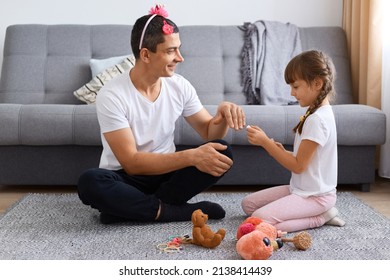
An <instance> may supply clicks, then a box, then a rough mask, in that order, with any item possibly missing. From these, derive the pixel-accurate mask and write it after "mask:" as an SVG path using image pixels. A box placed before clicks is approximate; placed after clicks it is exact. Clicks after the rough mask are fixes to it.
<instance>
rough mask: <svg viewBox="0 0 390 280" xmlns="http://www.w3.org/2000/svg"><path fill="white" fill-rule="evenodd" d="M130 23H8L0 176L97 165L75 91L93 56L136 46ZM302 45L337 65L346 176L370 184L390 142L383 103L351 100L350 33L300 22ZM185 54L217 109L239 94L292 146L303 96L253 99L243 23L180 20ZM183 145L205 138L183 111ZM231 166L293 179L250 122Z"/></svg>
mask: <svg viewBox="0 0 390 280" xmlns="http://www.w3.org/2000/svg"><path fill="white" fill-rule="evenodd" d="M131 28H132V27H131V26H130V25H94V26H93V25H14V26H10V27H8V29H7V31H6V38H5V46H4V60H3V65H2V74H1V81H0V184H2V185H53V186H55V185H75V184H76V182H77V180H78V177H79V175H80V174H81V172H83V171H84V170H86V169H88V168H90V167H96V166H98V163H99V158H100V153H101V149H102V147H101V141H100V134H99V126H98V122H97V117H96V112H95V106H94V105H86V104H83V103H82V102H81V101H79V100H78V99H76V98H75V97H74V95H73V91H74V90H76V89H78V88H80V87H81V86H82V85H83V84H85V83H87V82H89V81H90V80H91V78H92V77H91V71H90V67H89V61H90V59H91V58H108V57H113V56H120V55H126V54H129V53H130V52H131V50H130V46H129V37H130V33H131ZM299 31H300V37H301V41H302V46H303V49H311V48H318V49H321V50H323V51H325V52H326V53H328V54H329V55H330V56H331V57H332V58H333V60H334V63H335V65H336V68H337V73H338V74H337V81H336V90H337V100H336V103H335V105H334V106H333V109H334V112H335V116H336V122H337V132H338V152H339V165H338V168H339V174H338V182H339V184H354V185H355V184H356V185H359V186H360V187H361V190H363V191H368V190H369V187H370V183H372V182H374V179H375V154H376V147H377V146H378V145H381V144H383V143H384V142H385V115H384V113H383V112H382V111H380V110H378V109H375V108H372V107H369V106H364V105H357V104H353V99H352V90H351V76H350V64H349V59H348V54H347V50H346V39H345V34H344V32H343V30H342V29H341V28H338V27H310V28H299ZM180 36H181V41H182V48H181V51H182V54H183V56H184V58H185V61H184V63H182V64H181V65H180V66H179V68H178V73H180V74H182V75H183V76H185V77H186V78H188V79H189V80H190V81H191V82H192V83H193V85H194V86H195V88H196V89H197V91H198V94H199V96H200V99H201V100H202V102H203V103H204V104H205V107H206V108H207V109H209V110H210V111H211V112H212V113H214V112H215V109H216V105H217V104H218V103H219V102H221V101H222V100H228V101H233V102H235V103H238V104H242V106H243V108H244V110H245V112H246V116H247V123H248V124H254V125H259V126H261V127H262V128H263V129H264V130H265V131H266V132H267V133H268V134H269V136H270V137H273V138H274V139H275V140H276V141H279V142H281V143H283V144H284V145H286V147H287V148H290V149H291V145H292V143H293V138H294V135H293V133H292V128H293V127H294V125H295V124H296V123H297V121H298V119H299V116H300V115H302V113H303V111H304V109H302V108H300V107H299V106H295V105H292V106H268V105H267V106H266V105H246V100H245V97H244V95H243V93H242V85H241V80H240V63H241V50H242V46H243V31H242V30H241V29H240V28H238V26H183V27H180ZM176 127H177V129H176V132H175V133H176V134H175V141H176V144H177V147H178V149H184V148H188V147H191V146H193V145H198V144H200V143H202V141H201V139H200V138H199V137H198V136H197V135H196V134H195V133H194V131H192V129H191V128H190V127H189V126H188V125H187V124H186V123H185V121H183V120H182V119H179V121H178V122H177V125H176ZM226 140H227V141H229V142H230V143H231V144H232V145H233V149H234V160H235V161H234V166H233V168H232V169H231V170H230V171H229V172H228V173H227V174H226V175H225V176H224V177H223V178H222V180H221V181H220V182H219V184H220V185H254V186H264V187H266V186H270V185H275V184H285V183H288V181H289V177H290V173H289V172H288V171H287V170H285V169H283V168H282V167H281V166H279V164H278V163H276V162H275V161H274V160H273V159H272V158H270V157H269V156H268V154H267V153H266V152H265V151H264V150H262V149H260V148H258V147H253V146H251V145H250V144H249V143H248V141H247V139H246V135H245V131H240V132H234V131H230V132H229V134H228V135H227V137H226Z"/></svg>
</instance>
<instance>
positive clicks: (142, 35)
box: [139, 14, 157, 49]
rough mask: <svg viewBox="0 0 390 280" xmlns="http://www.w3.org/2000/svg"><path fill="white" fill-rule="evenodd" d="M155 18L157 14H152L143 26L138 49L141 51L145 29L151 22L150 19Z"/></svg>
mask: <svg viewBox="0 0 390 280" xmlns="http://www.w3.org/2000/svg"><path fill="white" fill-rule="evenodd" d="M155 16H157V14H154V15H152V16H151V17H150V18H149V19H148V21H147V22H146V24H145V26H144V29H143V30H142V34H141V39H140V41H139V49H142V44H143V42H144V37H145V32H146V28H148V25H149V23H150V22H151V21H152V19H154V17H155Z"/></svg>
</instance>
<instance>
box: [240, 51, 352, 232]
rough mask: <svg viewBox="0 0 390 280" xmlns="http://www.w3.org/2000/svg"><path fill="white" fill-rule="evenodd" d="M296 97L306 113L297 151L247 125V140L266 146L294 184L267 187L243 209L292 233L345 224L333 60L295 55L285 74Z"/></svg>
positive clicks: (247, 200)
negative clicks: (333, 99)
mask: <svg viewBox="0 0 390 280" xmlns="http://www.w3.org/2000/svg"><path fill="white" fill-rule="evenodd" d="M284 77H285V80H286V83H287V84H289V85H290V86H291V95H292V96H294V97H295V98H296V99H297V101H298V102H299V105H300V106H301V107H308V109H307V111H306V114H305V115H304V116H302V117H301V118H300V122H299V123H298V124H297V126H296V127H295V128H294V132H295V140H294V149H293V152H290V151H287V150H285V149H284V148H283V146H282V144H280V143H278V142H275V141H274V140H273V139H270V138H269V137H268V136H267V135H266V134H265V133H264V131H263V130H262V129H261V128H259V127H257V126H248V128H247V137H248V141H249V142H250V143H251V144H253V145H257V146H261V147H263V148H264V149H265V150H266V151H267V152H268V153H269V154H270V155H271V156H272V157H273V158H275V160H276V161H278V162H279V163H280V164H281V165H282V166H284V167H285V168H287V169H288V170H290V171H291V172H292V175H291V180H290V185H283V186H277V187H272V188H268V189H264V190H261V191H258V192H255V193H253V194H250V195H248V196H246V197H245V198H244V199H243V201H242V208H243V210H244V212H245V213H246V214H248V215H252V216H255V217H259V218H261V219H263V220H264V221H266V222H268V223H270V224H272V225H274V226H275V227H276V228H277V229H279V230H282V231H287V232H294V231H300V230H304V229H310V228H315V227H320V226H322V225H324V224H325V223H326V224H331V225H336V226H343V225H344V224H345V222H344V221H343V220H341V219H340V218H339V217H338V210H337V209H336V208H335V207H334V206H335V203H336V185H337V134H336V124H335V119H334V115H333V111H332V108H331V106H330V104H329V100H330V98H331V97H332V96H333V95H334V79H335V69H334V65H333V63H332V61H331V59H330V58H329V57H327V56H326V55H325V54H324V53H322V52H320V51H316V50H311V51H306V52H303V53H301V54H300V55H298V56H296V57H294V58H293V59H292V60H291V61H290V62H289V63H288V65H287V67H286V69H285V73H284Z"/></svg>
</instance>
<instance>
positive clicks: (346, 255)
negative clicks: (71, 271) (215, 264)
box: [0, 192, 390, 260]
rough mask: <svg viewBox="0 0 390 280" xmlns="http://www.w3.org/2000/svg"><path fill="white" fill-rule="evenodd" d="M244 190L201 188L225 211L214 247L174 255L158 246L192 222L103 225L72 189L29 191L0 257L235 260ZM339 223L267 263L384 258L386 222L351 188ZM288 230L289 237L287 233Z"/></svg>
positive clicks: (4, 219)
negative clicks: (221, 235) (68, 191)
mask: <svg viewBox="0 0 390 280" xmlns="http://www.w3.org/2000/svg"><path fill="white" fill-rule="evenodd" d="M244 195H245V193H220V192H213V193H203V194H200V195H198V196H196V197H195V198H194V199H193V200H192V201H200V200H205V199H207V200H210V201H214V202H219V203H220V204H221V205H222V206H223V207H224V208H225V210H226V212H227V214H226V217H225V218H224V219H223V220H219V221H213V220H209V222H208V225H209V226H210V227H211V228H212V229H213V230H217V229H218V228H225V229H226V230H227V235H226V237H225V239H224V240H223V241H222V243H221V244H220V246H218V247H217V248H215V249H206V248H203V247H199V246H195V245H192V244H185V245H183V249H182V250H181V251H180V252H176V253H166V252H162V251H161V250H160V249H158V248H157V245H158V244H160V243H165V242H167V241H168V240H169V239H170V238H171V237H172V236H182V235H185V234H188V235H191V230H192V223H191V222H180V223H166V224H160V223H147V224H142V223H124V224H116V225H102V224H100V223H99V219H98V217H99V216H98V212H97V211H96V210H94V209H91V208H89V207H87V206H85V205H83V204H82V203H81V202H80V201H79V199H78V197H77V195H76V194H73V193H72V194H29V195H27V196H26V197H24V198H23V199H21V200H20V201H19V202H18V203H16V204H15V205H14V206H13V207H12V208H11V209H9V210H8V212H6V213H5V214H3V215H2V216H0V259H2V260H35V259H37V260H49V259H50V260H53V259H57V260H58V259H59V260H99V259H104V260H147V259H165V260H176V259H177V260H190V259H195V260H206V259H207V260H218V259H221V260H222V259H226V260H239V259H240V256H239V255H238V254H237V253H236V250H235V244H236V239H235V234H236V230H237V227H238V225H239V224H240V223H241V222H242V221H243V220H244V219H245V216H244V214H243V212H242V210H241V207H240V202H241V199H242V198H243V197H244ZM337 207H338V209H339V211H340V216H341V217H342V218H343V219H345V221H346V222H347V224H346V226H345V227H342V228H339V227H333V226H323V227H321V228H318V229H312V230H309V232H310V234H311V235H312V237H313V245H312V247H311V248H310V249H309V250H307V251H298V250H296V249H295V248H294V247H293V245H290V243H288V244H285V245H284V246H283V247H282V248H281V249H279V250H278V251H276V252H274V254H273V255H272V256H271V258H270V259H273V260H286V259H289V260H304V259H307V260H389V259H390V220H389V219H388V218H386V217H385V216H383V215H382V214H379V213H377V212H375V211H374V210H373V209H372V208H371V207H369V206H367V205H365V204H364V203H362V202H361V201H360V200H359V199H357V198H356V197H355V196H354V195H352V194H351V193H346V192H340V193H339V198H338V201H337ZM293 235H294V234H293V233H291V234H289V235H288V236H293Z"/></svg>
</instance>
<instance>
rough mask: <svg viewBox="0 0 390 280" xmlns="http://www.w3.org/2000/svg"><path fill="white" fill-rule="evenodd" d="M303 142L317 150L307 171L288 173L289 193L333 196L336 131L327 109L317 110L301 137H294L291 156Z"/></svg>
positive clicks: (326, 106) (335, 169)
mask: <svg viewBox="0 0 390 280" xmlns="http://www.w3.org/2000/svg"><path fill="white" fill-rule="evenodd" d="M304 139H307V140H311V141H314V142H316V143H318V147H317V150H316V152H315V154H314V157H313V159H312V161H311V163H310V164H309V166H308V168H307V169H306V170H305V171H304V172H303V173H301V174H296V173H292V176H291V180H290V187H291V192H292V193H295V194H298V195H301V196H304V197H307V196H311V195H321V194H327V193H332V192H336V186H337V131H336V122H335V118H334V114H333V110H332V107H331V106H330V105H325V106H321V107H320V108H318V109H317V110H316V111H315V112H314V113H313V114H312V115H310V116H309V117H308V118H307V119H306V121H305V123H304V125H303V129H302V134H301V135H300V134H299V133H296V135H295V140H294V151H293V154H294V156H296V155H297V153H298V149H299V146H300V144H301V142H302V140H304Z"/></svg>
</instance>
